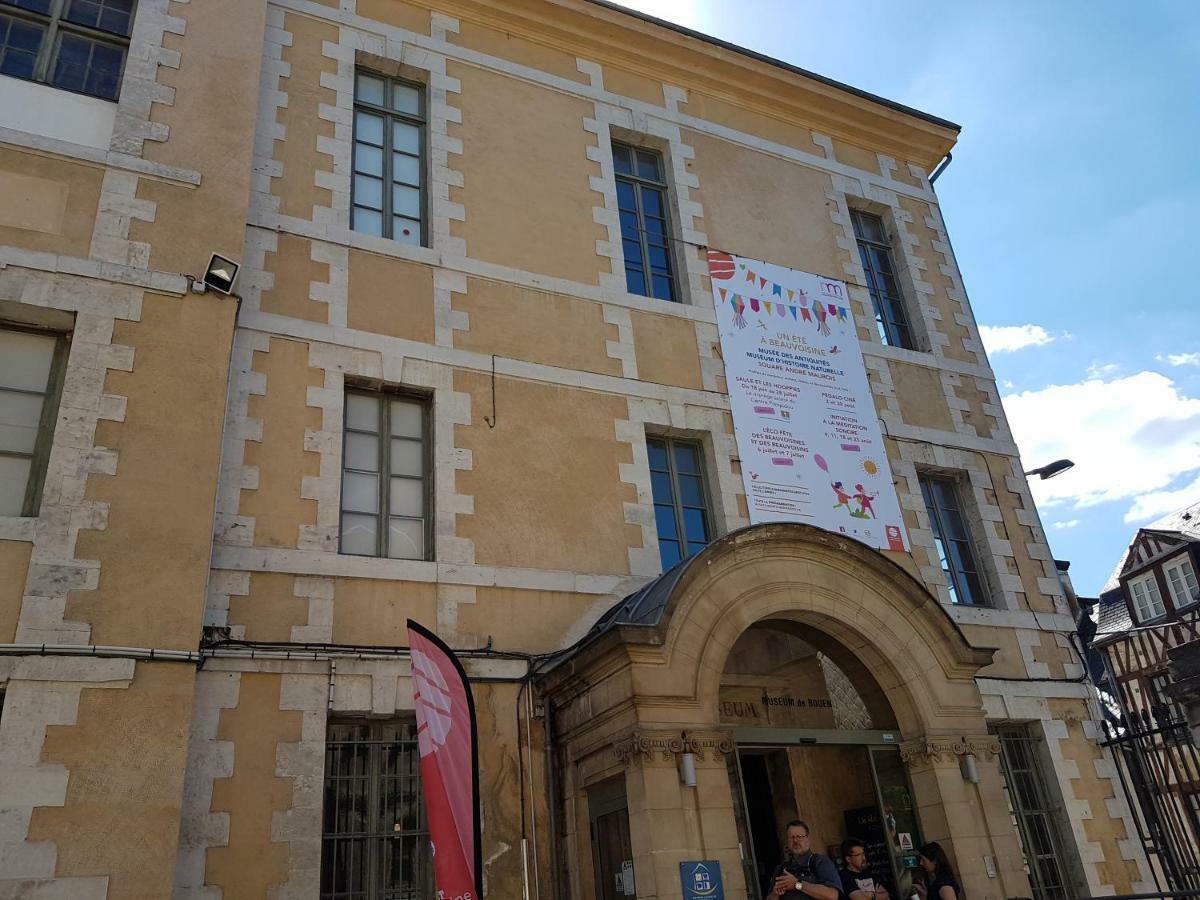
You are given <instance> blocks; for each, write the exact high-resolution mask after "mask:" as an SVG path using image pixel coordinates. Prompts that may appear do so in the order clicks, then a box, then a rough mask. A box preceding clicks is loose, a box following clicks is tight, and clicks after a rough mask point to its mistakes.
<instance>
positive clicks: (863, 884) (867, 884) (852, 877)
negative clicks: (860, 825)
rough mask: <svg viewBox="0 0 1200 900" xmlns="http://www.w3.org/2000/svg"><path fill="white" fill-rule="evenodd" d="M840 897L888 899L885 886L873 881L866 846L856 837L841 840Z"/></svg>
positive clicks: (873, 899) (848, 898) (850, 899)
mask: <svg viewBox="0 0 1200 900" xmlns="http://www.w3.org/2000/svg"><path fill="white" fill-rule="evenodd" d="M842 864H843V865H844V866H845V868H844V869H842V897H843V898H845V900H888V892H887V888H885V887H884V886H883V885H881V884H876V883H875V878H874V876H873V875H871V869H870V867H869V865H868V863H867V848H866V845H865V844H863V842H862V841H860V840H859V839H858V838H846V840H844V841H842Z"/></svg>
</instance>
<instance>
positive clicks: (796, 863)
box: [766, 819, 842, 900]
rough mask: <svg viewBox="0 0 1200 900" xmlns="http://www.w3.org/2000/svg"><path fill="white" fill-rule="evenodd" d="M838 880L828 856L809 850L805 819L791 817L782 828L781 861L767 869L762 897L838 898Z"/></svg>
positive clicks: (783, 899) (779, 899)
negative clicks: (766, 887) (766, 886)
mask: <svg viewBox="0 0 1200 900" xmlns="http://www.w3.org/2000/svg"><path fill="white" fill-rule="evenodd" d="M841 883H842V880H841V879H840V878H839V877H838V871H837V866H835V865H834V864H833V860H831V859H830V858H829V857H828V856H822V855H821V854H820V853H813V850H812V836H811V834H810V833H809V829H808V823H807V822H804V821H801V820H800V819H793V820H792V821H790V822H788V823H787V829H786V830H785V832H784V855H783V862H781V863H780V864H779V865H778V866H776V867H775V871H774V872H773V873H771V893H769V894H768V895H767V897H766V900H838V895H839V892H840V891H841Z"/></svg>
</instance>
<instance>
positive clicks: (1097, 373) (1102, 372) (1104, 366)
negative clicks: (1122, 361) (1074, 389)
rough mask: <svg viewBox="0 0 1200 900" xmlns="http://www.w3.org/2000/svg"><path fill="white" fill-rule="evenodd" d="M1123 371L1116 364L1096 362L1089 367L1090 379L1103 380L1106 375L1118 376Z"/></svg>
mask: <svg viewBox="0 0 1200 900" xmlns="http://www.w3.org/2000/svg"><path fill="white" fill-rule="evenodd" d="M1119 371H1121V367H1120V366H1119V365H1117V364H1116V363H1097V362H1094V363H1092V364H1091V365H1090V366H1088V367H1087V377H1088V378H1103V377H1105V376H1106V375H1116V374H1117V373H1118V372H1119Z"/></svg>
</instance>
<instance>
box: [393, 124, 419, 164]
mask: <svg viewBox="0 0 1200 900" xmlns="http://www.w3.org/2000/svg"><path fill="white" fill-rule="evenodd" d="M392 149H393V150H403V151H404V152H405V153H411V154H413V155H414V156H417V155H420V153H421V129H420V128H418V127H417V126H416V125H409V124H408V123H407V122H393V123H392Z"/></svg>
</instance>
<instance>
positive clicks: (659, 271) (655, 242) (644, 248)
mask: <svg viewBox="0 0 1200 900" xmlns="http://www.w3.org/2000/svg"><path fill="white" fill-rule="evenodd" d="M612 155H613V167H614V169H615V172H616V182H617V208H618V210H619V214H620V218H621V248H622V251H623V253H624V257H625V285H626V288H627V289H628V291H629V293H631V294H640V295H642V296H643V297H657V298H658V299H659V300H678V299H679V294H678V290H677V289H676V285H675V275H674V273H673V267H672V265H671V250H670V240H671V238H670V234H671V225H670V217H669V215H668V213H667V179H666V174H665V170H664V167H663V158H662V155H661V154H659V153H655V152H654V151H653V150H644V149H642V148H640V147H631V146H629V145H628V144H622V143H620V142H619V141H613V144H612Z"/></svg>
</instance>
